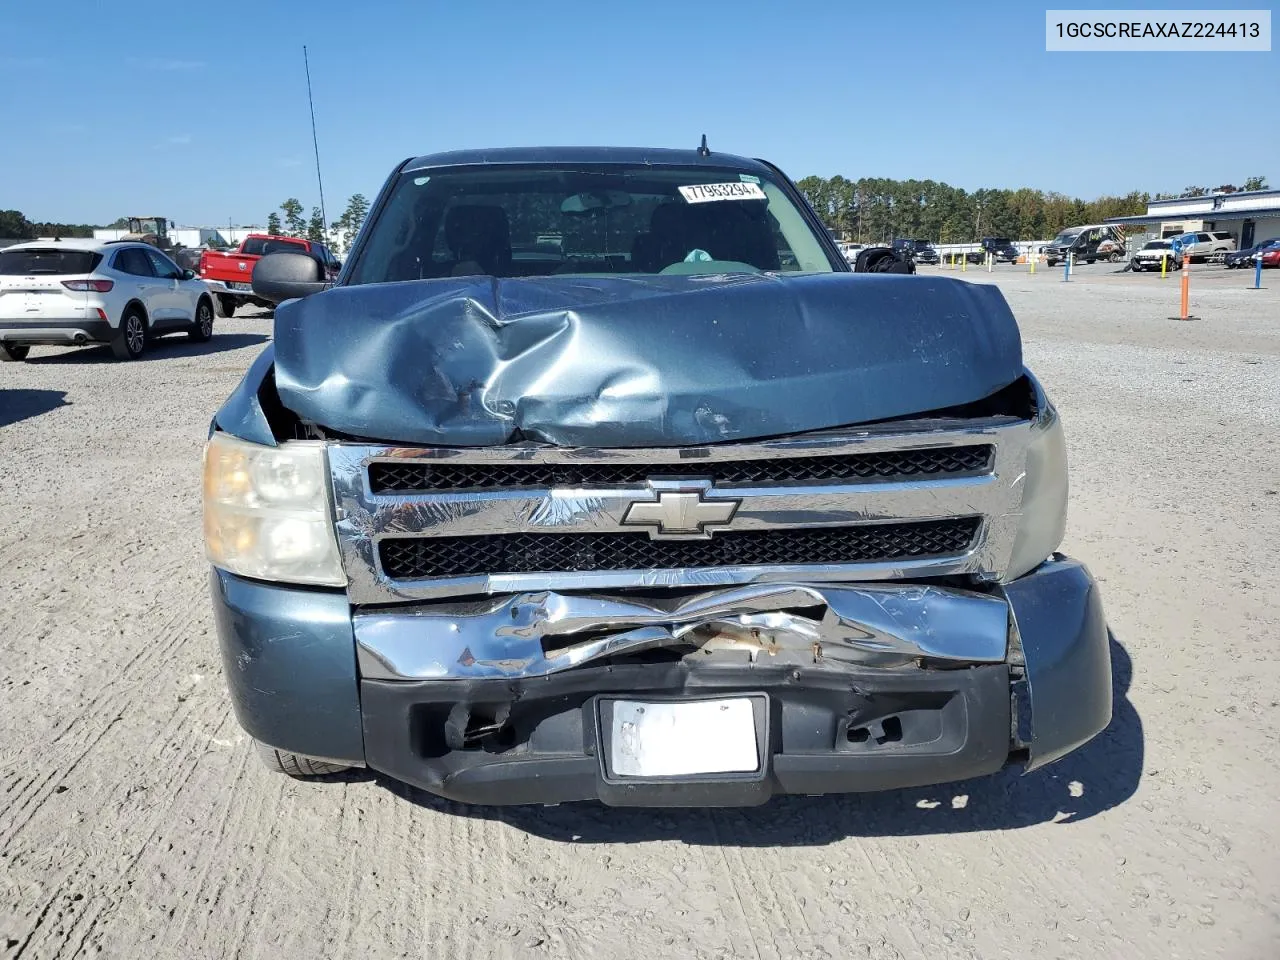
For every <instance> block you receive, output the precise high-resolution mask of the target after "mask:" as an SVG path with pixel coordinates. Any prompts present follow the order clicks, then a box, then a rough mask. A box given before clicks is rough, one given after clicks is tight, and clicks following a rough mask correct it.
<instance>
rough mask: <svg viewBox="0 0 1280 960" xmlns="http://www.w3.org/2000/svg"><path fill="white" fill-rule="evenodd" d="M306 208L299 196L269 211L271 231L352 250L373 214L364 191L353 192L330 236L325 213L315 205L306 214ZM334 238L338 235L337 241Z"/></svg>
mask: <svg viewBox="0 0 1280 960" xmlns="http://www.w3.org/2000/svg"><path fill="white" fill-rule="evenodd" d="M305 209H306V208H305V207H303V205H302V202H301V201H300V200H298V198H297V197H290V198H289V199H288V200H286V201H285V202H284V203H282V204H280V208H279V210H272V211H271V212H270V213H269V214H267V233H270V234H272V235H273V236H277V237H301V238H305V239H307V240H315V241H317V242H319V243H335V245H336V246H337V247H338V248H339V250H350V249H351V244H352V242H353V241H354V240H355V238H356V234H357V233H359V232H360V226H361V225H362V224H363V223H364V218H365V217H366V216H368V215H369V201H368V200H366V199H365V196H364V194H363V193H357V194H354V195H352V196H351V198H350V199H348V200H347V207H346V209H345V210H344V211H343V212H342V216H340V217H339V218H338V219H337V220H334V221H333V222H332V223H330V224H329V235H326V232H325V228H324V215H323V214H322V213H321V211H320V208H319V207H312V208H311V216H309V217H304V216H303V212H304V210H305ZM282 215H283V216H282ZM331 237H336V241H335V240H332V239H331Z"/></svg>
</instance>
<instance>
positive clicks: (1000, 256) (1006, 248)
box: [965, 237, 1020, 263]
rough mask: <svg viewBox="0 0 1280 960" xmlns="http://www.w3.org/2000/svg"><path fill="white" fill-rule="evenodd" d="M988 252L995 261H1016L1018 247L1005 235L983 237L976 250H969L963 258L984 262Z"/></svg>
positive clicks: (972, 261)
mask: <svg viewBox="0 0 1280 960" xmlns="http://www.w3.org/2000/svg"><path fill="white" fill-rule="evenodd" d="M988 254H990V255H991V257H992V259H993V260H994V262H996V263H1017V262H1018V257H1019V256H1020V254H1019V253H1018V248H1017V247H1015V246H1014V245H1013V241H1012V240H1010V239H1009V238H1007V237H983V238H982V241H981V243H980V244H979V246H978V249H977V250H970V251H969V252H968V253H966V254H965V259H966V260H968V261H969V262H970V263H986V262H987V255H988Z"/></svg>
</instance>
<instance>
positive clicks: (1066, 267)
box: [1062, 253, 1071, 283]
mask: <svg viewBox="0 0 1280 960" xmlns="http://www.w3.org/2000/svg"><path fill="white" fill-rule="evenodd" d="M1070 279H1071V254H1069V253H1068V254H1067V259H1065V260H1063V261H1062V282H1063V283H1066V282H1067V281H1068V280H1070Z"/></svg>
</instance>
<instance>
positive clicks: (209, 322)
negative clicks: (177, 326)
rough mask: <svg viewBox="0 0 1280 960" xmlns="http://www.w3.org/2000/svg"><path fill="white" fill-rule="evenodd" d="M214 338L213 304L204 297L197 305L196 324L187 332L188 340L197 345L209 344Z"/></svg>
mask: <svg viewBox="0 0 1280 960" xmlns="http://www.w3.org/2000/svg"><path fill="white" fill-rule="evenodd" d="M212 336H213V304H211V303H210V302H209V301H208V300H206V299H204V298H203V297H201V298H200V302H199V303H197V304H196V322H195V323H194V324H192V326H191V329H190V330H188V331H187V339H189V340H192V341H193V342H195V343H208V342H209V340H210V338H211V337H212Z"/></svg>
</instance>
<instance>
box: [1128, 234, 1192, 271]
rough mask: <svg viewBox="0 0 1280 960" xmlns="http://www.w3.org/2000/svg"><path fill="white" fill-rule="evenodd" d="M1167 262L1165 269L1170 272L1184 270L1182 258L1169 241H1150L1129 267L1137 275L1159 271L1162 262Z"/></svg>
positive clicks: (1144, 245) (1131, 261)
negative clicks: (1145, 271) (1144, 271)
mask: <svg viewBox="0 0 1280 960" xmlns="http://www.w3.org/2000/svg"><path fill="white" fill-rule="evenodd" d="M1162 260H1164V261H1167V263H1166V264H1165V268H1166V269H1168V270H1180V269H1182V256H1181V254H1179V253H1178V252H1177V251H1176V250H1174V249H1173V244H1172V243H1170V242H1169V241H1168V240H1148V241H1147V242H1146V243H1145V244H1143V246H1142V249H1141V250H1139V251H1138V252H1137V253H1135V254H1134V255H1133V257H1132V258H1130V260H1129V266H1130V267H1131V268H1132V269H1133V271H1134V272H1135V273H1141V272H1142V271H1143V270H1159V269H1160V262H1161V261H1162Z"/></svg>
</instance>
